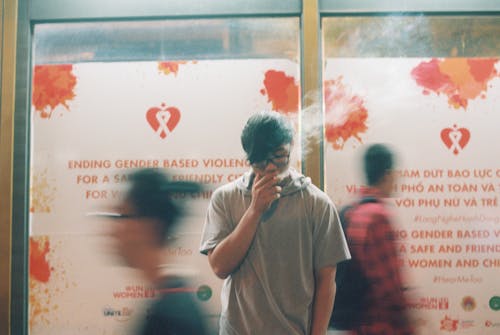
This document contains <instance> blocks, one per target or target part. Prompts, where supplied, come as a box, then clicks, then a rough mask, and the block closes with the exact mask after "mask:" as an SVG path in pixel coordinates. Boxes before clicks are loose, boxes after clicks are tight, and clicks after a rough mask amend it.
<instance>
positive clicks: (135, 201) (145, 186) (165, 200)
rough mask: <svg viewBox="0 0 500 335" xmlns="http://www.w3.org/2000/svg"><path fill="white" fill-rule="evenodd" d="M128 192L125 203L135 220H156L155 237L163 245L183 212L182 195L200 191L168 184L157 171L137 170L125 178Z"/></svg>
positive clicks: (186, 185)
mask: <svg viewBox="0 0 500 335" xmlns="http://www.w3.org/2000/svg"><path fill="white" fill-rule="evenodd" d="M128 181H129V183H130V188H129V189H128V191H127V193H126V196H125V199H126V200H127V201H128V202H129V203H130V204H131V205H132V206H133V208H134V210H135V214H134V215H136V216H139V217H146V218H152V219H157V221H158V224H157V225H156V228H157V229H158V237H159V241H160V242H161V243H164V242H165V241H166V239H167V237H168V236H169V235H170V234H171V233H172V231H174V229H175V228H176V226H177V224H178V223H179V222H180V218H181V217H182V216H183V214H184V211H185V208H184V205H183V203H182V201H181V200H179V199H174V198H175V197H176V195H178V197H177V198H181V197H182V195H185V194H189V193H196V192H199V191H201V189H202V187H201V185H200V184H198V183H194V182H185V181H170V180H169V177H168V175H167V174H166V173H165V172H163V171H161V170H159V169H140V170H136V171H134V172H131V173H130V174H129V175H128Z"/></svg>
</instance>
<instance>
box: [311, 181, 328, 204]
mask: <svg viewBox="0 0 500 335" xmlns="http://www.w3.org/2000/svg"><path fill="white" fill-rule="evenodd" d="M304 195H305V196H306V197H308V198H310V199H313V200H317V201H322V202H326V203H330V204H331V203H332V200H331V199H330V197H329V196H328V194H326V192H325V191H323V190H321V189H320V188H319V187H317V186H316V185H314V184H313V183H311V184H309V185H307V186H306V187H304Z"/></svg>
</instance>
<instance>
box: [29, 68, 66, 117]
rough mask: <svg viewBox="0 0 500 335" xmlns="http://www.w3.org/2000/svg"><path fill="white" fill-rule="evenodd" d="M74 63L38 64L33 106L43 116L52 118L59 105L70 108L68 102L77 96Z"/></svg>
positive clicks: (34, 82)
mask: <svg viewBox="0 0 500 335" xmlns="http://www.w3.org/2000/svg"><path fill="white" fill-rule="evenodd" d="M72 70H73V65H71V64H62V65H37V66H35V73H34V76H33V98H32V100H33V102H32V103H33V106H34V107H35V110H36V111H37V112H39V113H40V116H41V117H42V118H50V116H51V115H52V112H53V111H54V109H55V108H56V107H57V106H58V105H63V106H64V107H65V108H66V109H67V110H69V107H68V104H67V102H68V101H70V100H72V99H73V98H74V97H75V93H74V92H73V90H74V88H75V86H76V77H75V76H74V75H73V74H72Z"/></svg>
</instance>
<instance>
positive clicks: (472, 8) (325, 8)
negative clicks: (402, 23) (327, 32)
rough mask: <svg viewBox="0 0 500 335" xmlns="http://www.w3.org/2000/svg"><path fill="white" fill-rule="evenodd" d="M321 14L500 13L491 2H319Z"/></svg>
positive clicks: (332, 0) (413, 0) (369, 0)
mask: <svg viewBox="0 0 500 335" xmlns="http://www.w3.org/2000/svg"><path fill="white" fill-rule="evenodd" d="M319 10H320V12H321V13H322V14H348V15H352V14H360V13H371V14H374V13H424V12H425V13H426V14H430V13H439V14H444V13H450V12H454V13H460V12H461V13H464V14H471V13H475V12H489V13H491V12H495V11H500V2H499V1H492V0H401V1H395V0H356V1H352V0H320V6H319Z"/></svg>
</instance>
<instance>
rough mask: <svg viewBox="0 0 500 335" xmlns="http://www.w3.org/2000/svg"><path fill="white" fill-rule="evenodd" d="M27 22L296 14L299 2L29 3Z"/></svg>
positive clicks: (122, 0) (54, 0) (47, 0)
mask: <svg viewBox="0 0 500 335" xmlns="http://www.w3.org/2000/svg"><path fill="white" fill-rule="evenodd" d="M31 3H32V12H31V20H32V21H33V22H38V21H44V22H48V21H58V20H78V21H81V20H87V19H91V20H102V19H118V18H119V19H126V18H141V19H147V18H155V17H161V18H180V17H190V18H193V17H209V16H217V17H223V16H231V17H235V16H242V15H244V16H259V15H265V16H271V15H299V14H300V12H301V3H302V0H287V1H282V0H252V1H248V0H231V1H204V0H178V1H165V0H143V1H137V0H119V1H118V0H85V1H81V0H31Z"/></svg>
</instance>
